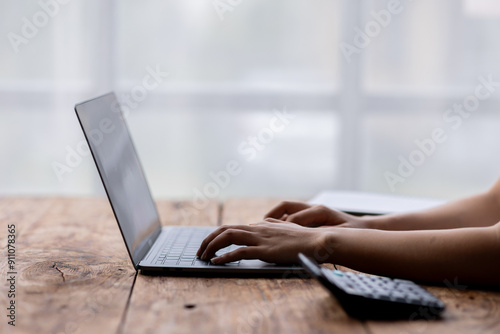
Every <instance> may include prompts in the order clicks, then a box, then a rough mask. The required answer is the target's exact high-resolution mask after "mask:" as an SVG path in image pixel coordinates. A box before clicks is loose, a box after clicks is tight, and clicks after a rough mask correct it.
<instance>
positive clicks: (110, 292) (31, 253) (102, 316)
mask: <svg viewBox="0 0 500 334" xmlns="http://www.w3.org/2000/svg"><path fill="white" fill-rule="evenodd" d="M9 201H10V200H9ZM15 201H16V203H17V205H20V206H24V207H25V209H24V211H21V212H18V215H17V219H18V222H19V225H20V229H19V231H20V232H19V234H18V236H17V242H16V246H17V252H16V269H17V272H18V275H17V278H18V279H17V286H16V290H17V294H16V302H17V319H16V327H15V328H13V327H11V326H8V327H4V324H6V322H5V321H2V328H3V329H4V330H5V333H92V332H95V333H112V332H116V330H117V329H118V327H119V324H120V321H121V318H122V315H123V313H124V311H125V307H126V304H127V299H128V296H129V294H130V291H131V288H132V284H133V280H134V276H135V270H134V269H133V267H132V265H131V262H130V260H129V258H128V255H127V253H126V249H125V246H124V243H123V240H122V239H121V235H120V232H119V230H118V227H117V224H116V222H115V220H114V217H113V215H112V212H111V208H110V206H109V204H108V201H107V200H106V199H63V198H59V199H56V200H53V201H49V202H50V204H47V203H45V202H44V201H41V202H40V203H34V201H33V200H32V199H17V200H15ZM0 202H1V201H0ZM35 202H36V201H35ZM36 204H39V206H40V209H39V211H37V210H36V209H34V207H35V206H34V205H36ZM47 206H48V207H47ZM37 212H38V213H40V214H35V213H37ZM21 225H23V226H29V228H27V227H22V226H21ZM2 226H4V224H2ZM4 264H5V262H4V261H2V266H1V269H0V277H2V278H4V277H5V275H6V271H7V270H6V266H5V265H4ZM2 281H3V279H2ZM3 295H4V291H2V296H3ZM3 305H5V304H3ZM3 305H2V307H3ZM2 313H3V312H2ZM3 318H4V316H2V319H3Z"/></svg>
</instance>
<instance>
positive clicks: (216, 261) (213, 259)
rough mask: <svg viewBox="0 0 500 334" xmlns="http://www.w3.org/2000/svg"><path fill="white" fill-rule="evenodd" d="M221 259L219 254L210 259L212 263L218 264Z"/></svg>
mask: <svg viewBox="0 0 500 334" xmlns="http://www.w3.org/2000/svg"><path fill="white" fill-rule="evenodd" d="M220 261H221V258H220V256H219V257H214V258H212V259H211V260H210V262H211V263H212V264H218V263H219V262H220Z"/></svg>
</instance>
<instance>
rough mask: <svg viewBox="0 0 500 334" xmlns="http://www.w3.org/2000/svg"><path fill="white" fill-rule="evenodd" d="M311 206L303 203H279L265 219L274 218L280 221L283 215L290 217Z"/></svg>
mask: <svg viewBox="0 0 500 334" xmlns="http://www.w3.org/2000/svg"><path fill="white" fill-rule="evenodd" d="M310 207H311V205H309V204H307V203H303V202H286V201H285V202H281V203H280V204H278V205H277V206H275V207H274V208H272V209H271V211H269V212H268V213H266V215H265V216H264V217H265V218H275V219H280V218H282V217H283V216H284V215H290V214H293V213H296V212H299V211H301V210H305V209H307V208H310Z"/></svg>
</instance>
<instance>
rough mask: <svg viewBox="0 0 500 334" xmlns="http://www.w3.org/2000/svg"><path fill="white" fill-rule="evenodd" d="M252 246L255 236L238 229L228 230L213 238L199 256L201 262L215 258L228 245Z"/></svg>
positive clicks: (254, 242)
mask: <svg viewBox="0 0 500 334" xmlns="http://www.w3.org/2000/svg"><path fill="white" fill-rule="evenodd" d="M233 244H234V245H243V246H254V245H255V244H256V237H255V234H254V233H252V232H249V231H244V230H239V229H229V230H226V231H224V232H223V233H221V234H219V235H218V236H217V237H215V238H214V239H213V240H212V241H211V242H210V243H209V244H208V245H207V247H206V249H205V251H204V252H203V253H202V255H201V259H202V260H208V259H211V258H212V257H214V256H215V252H217V251H218V250H219V249H221V248H224V247H227V246H230V245H233Z"/></svg>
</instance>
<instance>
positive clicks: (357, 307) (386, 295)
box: [299, 253, 445, 320]
mask: <svg viewBox="0 0 500 334" xmlns="http://www.w3.org/2000/svg"><path fill="white" fill-rule="evenodd" d="M299 261H300V263H301V264H302V266H303V267H304V269H305V270H306V271H307V272H308V273H309V274H310V275H311V276H312V277H313V278H316V279H317V280H318V281H319V282H320V283H321V284H322V285H323V286H324V287H325V288H327V289H328V290H330V292H331V293H332V294H333V295H334V296H335V297H336V298H337V300H338V301H339V303H340V304H341V305H342V307H343V308H344V310H345V311H346V312H347V313H348V314H349V315H350V316H352V317H356V318H365V319H371V318H374V319H377V318H407V319H409V320H413V319H422V318H423V319H435V318H438V317H439V315H440V313H441V312H443V310H444V309H445V305H444V303H443V302H442V301H441V300H440V299H438V298H437V297H436V296H434V295H433V294H431V293H429V292H428V291H427V290H425V289H424V288H422V287H421V286H419V285H417V284H415V283H414V282H412V281H407V280H402V279H391V278H389V277H381V276H372V275H365V274H358V273H353V272H346V271H340V270H331V269H327V268H324V267H321V266H319V265H318V264H317V263H316V261H314V260H313V259H311V258H309V257H307V256H305V255H304V254H302V253H299Z"/></svg>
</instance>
